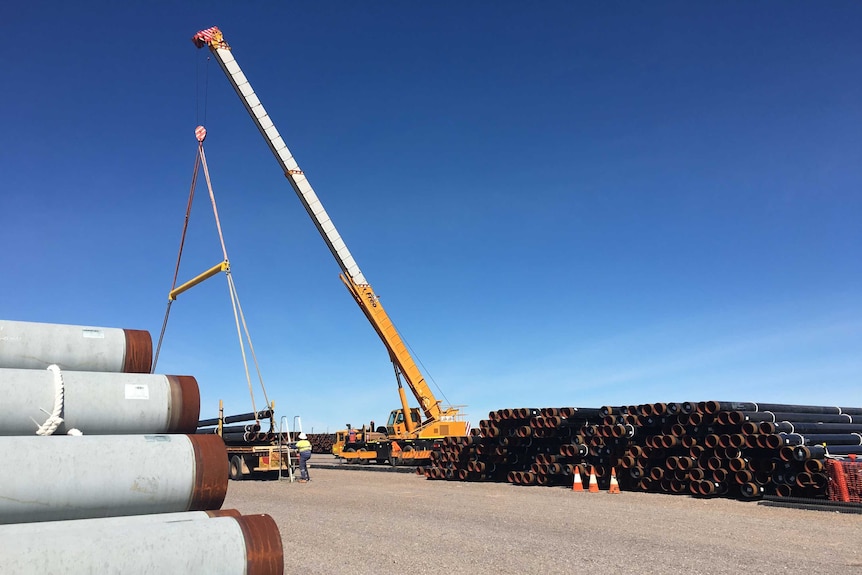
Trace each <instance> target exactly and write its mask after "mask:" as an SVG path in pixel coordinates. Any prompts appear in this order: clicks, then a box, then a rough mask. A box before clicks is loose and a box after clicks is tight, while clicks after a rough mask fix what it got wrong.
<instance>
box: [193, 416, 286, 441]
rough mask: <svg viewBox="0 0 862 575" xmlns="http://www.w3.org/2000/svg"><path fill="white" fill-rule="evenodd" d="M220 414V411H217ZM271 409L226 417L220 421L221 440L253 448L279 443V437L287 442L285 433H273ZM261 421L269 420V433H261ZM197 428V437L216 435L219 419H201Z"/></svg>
mask: <svg viewBox="0 0 862 575" xmlns="http://www.w3.org/2000/svg"><path fill="white" fill-rule="evenodd" d="M219 412H220V413H221V410H219ZM272 418H273V411H272V409H263V410H261V411H258V412H254V411H252V412H249V413H240V414H237V415H226V416H224V419H222V421H221V423H222V428H221V433H222V435H221V436H222V439H223V440H224V442H225V444H227V445H232V446H243V445H246V446H254V445H274V444H276V443H278V441H279V435H281V440H282V441H283V442H285V443H286V442H287V441H288V437H287V434H286V433H282V434H279V433H276V432H275V431H274V422H273V419H272ZM263 419H269V420H270V424H269V431H261V426H260V422H261V420H263ZM197 425H198V427H197V430H196V431H195V433H197V434H199V435H218V433H219V428H218V425H219V418H218V417H214V418H212V419H202V420H200V421H198V424H197Z"/></svg>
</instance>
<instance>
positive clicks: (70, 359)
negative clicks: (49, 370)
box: [0, 320, 153, 373]
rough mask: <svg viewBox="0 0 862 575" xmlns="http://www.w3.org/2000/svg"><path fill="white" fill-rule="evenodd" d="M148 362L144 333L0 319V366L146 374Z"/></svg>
mask: <svg viewBox="0 0 862 575" xmlns="http://www.w3.org/2000/svg"><path fill="white" fill-rule="evenodd" d="M152 363H153V340H152V338H151V337H150V334H149V332H147V331H142V330H136V329H119V328H111V327H89V326H82V325H64V324H55V323H34V322H25V321H11V320H0V367H16V368H25V369H43V368H46V367H48V366H49V365H51V364H56V365H59V366H60V368H61V369H67V370H75V371H115V372H117V371H118V372H126V373H149V372H150V366H151V365H152Z"/></svg>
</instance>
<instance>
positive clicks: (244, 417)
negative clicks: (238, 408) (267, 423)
mask: <svg viewBox="0 0 862 575" xmlns="http://www.w3.org/2000/svg"><path fill="white" fill-rule="evenodd" d="M271 416H272V410H271V409H264V410H262V411H258V412H257V413H255V412H253V411H252V412H251V413H241V414H239V415H228V416H227V417H225V418H224V422H225V423H240V422H242V421H251V420H253V419H254V420H257V419H266V418H267V417H271ZM216 423H218V422H216Z"/></svg>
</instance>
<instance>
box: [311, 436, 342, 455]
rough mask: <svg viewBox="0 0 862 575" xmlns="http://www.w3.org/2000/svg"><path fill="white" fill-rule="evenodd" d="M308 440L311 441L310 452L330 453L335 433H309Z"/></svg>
mask: <svg viewBox="0 0 862 575" xmlns="http://www.w3.org/2000/svg"><path fill="white" fill-rule="evenodd" d="M308 440H309V441H310V442H311V452H312V453H332V445H333V444H334V443H335V434H334V433H309V434H308Z"/></svg>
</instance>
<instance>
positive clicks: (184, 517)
mask: <svg viewBox="0 0 862 575" xmlns="http://www.w3.org/2000/svg"><path fill="white" fill-rule="evenodd" d="M240 515H242V514H241V513H240V512H239V511H237V510H236V509H215V510H213V511H178V512H176V513H151V514H149V515H124V516H121V517H99V518H97V519H69V520H66V521H38V522H34V523H10V524H7V525H0V541H5V540H6V538H7V537H11V536H13V535H31V536H34V537H35V536H37V535H38V536H43V535H49V534H50V533H54V532H56V531H66V530H67V529H81V530H88V529H134V528H136V527H138V526H140V525H145V524H147V523H172V522H174V521H200V520H201V519H212V518H213V517H239V516H240Z"/></svg>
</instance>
